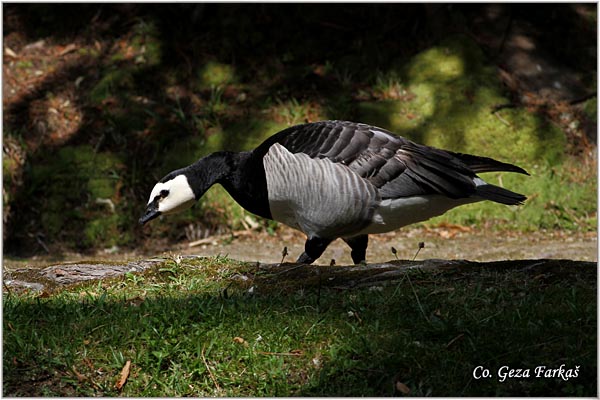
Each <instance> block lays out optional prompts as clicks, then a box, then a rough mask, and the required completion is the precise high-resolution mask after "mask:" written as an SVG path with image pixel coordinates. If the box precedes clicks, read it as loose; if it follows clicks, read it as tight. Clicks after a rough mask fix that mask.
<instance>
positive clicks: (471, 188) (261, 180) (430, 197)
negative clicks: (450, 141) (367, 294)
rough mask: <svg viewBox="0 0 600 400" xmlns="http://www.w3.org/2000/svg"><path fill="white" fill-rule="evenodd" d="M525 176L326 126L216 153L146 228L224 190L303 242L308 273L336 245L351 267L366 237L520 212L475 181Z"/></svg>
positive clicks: (387, 135)
mask: <svg viewBox="0 0 600 400" xmlns="http://www.w3.org/2000/svg"><path fill="white" fill-rule="evenodd" d="M491 171H508V172H517V173H523V174H527V172H526V171H525V170H523V169H522V168H520V167H517V166H515V165H512V164H508V163H503V162H500V161H496V160H494V159H491V158H487V157H479V156H473V155H468V154H461V153H454V152H450V151H445V150H440V149H436V148H433V147H429V146H424V145H420V144H417V143H414V142H411V141H409V140H407V139H405V138H402V137H400V136H397V135H394V134H393V133H391V132H389V131H386V130H385V129H381V128H377V127H373V126H370V125H366V124H360V123H353V122H346V121H322V122H315V123H308V124H303V125H297V126H293V127H290V128H288V129H285V130H283V131H281V132H279V133H276V134H275V135H273V136H271V137H270V138H268V139H267V140H265V141H264V142H263V143H262V144H261V145H259V146H258V147H257V148H256V149H254V150H252V151H249V152H241V153H232V152H217V153H213V154H211V155H209V156H207V157H204V158H202V159H200V160H198V161H197V162H196V163H194V164H192V165H190V166H187V167H185V168H182V169H179V170H176V171H173V172H171V173H169V174H167V175H166V176H165V177H164V178H163V179H161V180H160V181H159V182H158V183H157V184H156V185H155V187H154V189H153V190H152V193H151V195H150V199H149V201H148V205H147V208H146V213H145V214H144V216H142V218H141V219H140V223H142V224H144V223H146V222H148V221H150V220H151V219H153V218H155V217H157V216H159V215H161V214H170V213H173V212H177V211H179V210H182V209H185V208H188V207H190V206H191V205H193V204H194V202H195V201H197V200H198V199H200V197H202V195H203V194H204V193H205V192H206V190H208V189H209V188H210V187H211V186H212V185H213V184H215V183H220V184H221V185H223V187H224V188H225V189H226V190H227V191H228V192H229V193H230V194H231V196H232V197H233V198H234V199H235V200H236V201H237V202H238V203H239V204H240V205H241V206H242V207H244V208H245V209H246V210H248V211H250V212H252V213H254V214H256V215H259V216H261V217H263V218H268V219H273V220H276V221H278V222H281V223H284V224H286V225H288V226H290V227H292V228H295V229H298V230H300V231H302V232H304V233H305V234H306V236H307V241H306V244H305V251H304V253H303V254H302V255H301V256H300V257H299V258H298V262H302V263H312V262H313V261H315V260H316V259H317V258H319V257H320V256H321V254H322V253H323V251H324V250H325V248H326V247H327V246H328V245H329V243H330V242H331V241H332V240H334V239H336V238H342V239H343V240H345V241H346V243H348V244H349V245H350V247H351V249H352V253H351V255H352V259H353V261H354V262H355V263H359V262H363V261H364V260H365V254H366V248H367V244H368V235H369V234H372V233H383V232H389V231H392V230H396V229H398V228H401V227H403V226H406V225H409V224H412V223H415V222H420V221H425V220H427V219H429V218H432V217H434V216H438V215H441V214H443V213H445V212H446V211H448V210H450V209H452V208H454V207H457V206H460V205H463V204H468V203H473V202H477V201H482V200H491V201H494V202H497V203H501V204H507V205H516V204H522V203H523V201H525V199H526V197H525V196H523V195H521V194H517V193H514V192H511V191H509V190H506V189H504V188H501V187H498V186H495V185H491V184H488V183H486V182H485V181H484V180H483V179H481V178H480V177H478V176H477V175H476V174H477V173H479V172H491Z"/></svg>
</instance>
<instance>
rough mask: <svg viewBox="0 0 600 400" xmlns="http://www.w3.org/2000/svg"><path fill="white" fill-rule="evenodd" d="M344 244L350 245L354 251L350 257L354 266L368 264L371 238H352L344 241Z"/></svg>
mask: <svg viewBox="0 0 600 400" xmlns="http://www.w3.org/2000/svg"><path fill="white" fill-rule="evenodd" d="M344 242H346V243H348V246H350V248H351V249H352V252H350V255H351V256H352V261H354V264H360V263H364V262H366V259H367V246H368V245H369V236H368V235H360V236H354V237H351V238H346V239H344Z"/></svg>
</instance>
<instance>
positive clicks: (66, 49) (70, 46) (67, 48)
mask: <svg viewBox="0 0 600 400" xmlns="http://www.w3.org/2000/svg"><path fill="white" fill-rule="evenodd" d="M75 50H77V46H76V45H75V44H73V43H71V44H68V45H67V46H65V47H64V48H63V49H62V50H61V51H60V52H59V53H58V55H59V56H64V55H65V54H67V53H70V52H72V51H75Z"/></svg>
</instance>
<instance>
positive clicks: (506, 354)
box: [3, 259, 597, 396]
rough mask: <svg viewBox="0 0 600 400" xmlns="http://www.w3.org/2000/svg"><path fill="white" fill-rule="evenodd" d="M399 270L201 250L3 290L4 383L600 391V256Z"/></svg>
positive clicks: (81, 388) (260, 390) (96, 389)
mask: <svg viewBox="0 0 600 400" xmlns="http://www.w3.org/2000/svg"><path fill="white" fill-rule="evenodd" d="M186 263H187V264H186ZM459 263H460V262H459ZM405 264H410V263H407V262H404V264H402V263H400V264H399V265H400V266H401V265H405ZM403 268H404V267H400V268H398V267H394V265H392V264H390V266H388V267H385V266H380V267H377V268H365V267H315V268H312V267H304V268H296V267H294V266H293V265H284V266H281V267H264V266H263V267H257V266H255V265H252V264H236V265H228V266H227V269H226V270H224V269H223V264H220V263H219V261H218V260H216V259H206V260H204V261H201V262H199V263H197V264H194V263H192V262H186V261H182V263H181V265H177V264H175V263H174V262H171V263H168V262H167V263H166V264H164V265H162V266H160V267H157V268H156V269H155V270H153V271H149V272H148V273H145V274H143V275H130V276H127V277H125V278H123V279H118V280H112V281H107V282H104V283H97V284H88V285H85V286H82V287H80V288H79V289H75V290H69V291H63V292H59V293H55V294H52V295H49V296H46V295H42V296H35V295H34V296H31V295H20V296H17V295H9V296H5V301H4V310H3V311H4V355H3V357H4V395H18V396H23V395H26V396H40V395H62V396H64V395H87V396H91V395H112V396H114V395H118V394H122V395H126V396H209V395H226V396H291V395H304V396H315V395H320V396H331V395H335V396H381V395H384V396H385V395H399V394H401V393H402V391H403V390H404V391H405V390H406V388H408V389H409V390H410V394H412V395H417V396H463V395H465V396H529V395H532V396H549V395H562V396H568V395H577V396H595V395H596V387H597V382H596V368H597V366H596V340H595V337H596V335H595V329H596V299H595V293H596V269H595V265H594V264H593V263H582V262H574V261H565V260H522V261H507V262H496V263H482V264H477V263H468V262H463V263H462V264H460V265H459V266H458V267H457V266H453V267H449V268H440V269H420V270H408V269H404V270H403ZM390 273H392V274H390ZM386 277H387V278H386ZM215 278H216V280H215ZM360 282H363V283H364V282H369V285H368V286H365V287H363V288H358V287H359V286H360V285H359V283H360ZM357 284H358V285H357ZM349 287H354V289H349ZM127 360H130V361H131V362H132V369H131V372H130V376H129V379H128V382H127V384H126V385H125V387H124V389H123V391H122V393H119V392H118V391H117V390H116V389H114V386H113V385H114V382H115V381H116V379H117V377H118V375H119V373H120V371H121V368H122V367H123V365H124V363H125V361H127ZM561 365H562V368H563V369H565V370H569V369H570V370H572V372H571V373H570V378H569V379H568V380H563V379H562V378H561V377H559V376H558V375H555V376H554V377H553V378H550V377H540V378H536V377H535V376H534V375H535V368H536V367H539V366H545V367H546V368H548V369H558V368H561ZM477 366H482V367H483V368H486V369H488V370H489V371H490V372H491V373H492V374H493V375H492V376H491V377H490V378H488V379H475V378H473V370H474V369H475V368H476V367H477ZM504 366H508V368H513V369H523V370H525V369H528V370H529V371H530V372H529V374H530V376H529V377H523V378H516V377H510V378H507V379H506V380H505V381H504V382H499V379H501V376H498V375H496V374H497V373H498V372H500V373H501V372H502V371H504V370H503V369H501V368H502V367H504ZM575 368H577V376H576V377H575V376H573V375H572V374H573V371H574V369H575ZM49 371H50V372H49ZM506 372H507V371H506ZM555 374H556V373H555ZM563 374H564V372H563ZM404 385H405V386H404Z"/></svg>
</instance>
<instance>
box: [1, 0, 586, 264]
mask: <svg viewBox="0 0 600 400" xmlns="http://www.w3.org/2000/svg"><path fill="white" fill-rule="evenodd" d="M3 34H4V44H5V51H4V59H3V60H4V62H3V68H4V81H5V82H4V88H3V90H4V93H3V100H4V101H3V107H4V131H3V138H4V140H3V155H4V158H3V160H4V162H3V172H4V181H3V183H4V185H3V205H4V215H3V218H4V251H5V252H7V253H9V254H15V255H31V254H36V253H45V252H56V251H61V250H77V251H86V250H93V249H98V248H111V247H112V248H116V247H115V246H119V247H131V246H140V245H142V244H147V243H153V245H155V246H158V244H159V243H160V241H159V240H162V239H160V238H167V239H165V240H168V241H176V240H181V239H183V238H188V239H193V238H197V237H198V236H203V235H206V234H209V233H213V232H216V231H219V230H223V229H228V228H230V227H231V226H232V225H234V224H235V223H236V222H235V221H236V215H237V214H236V211H235V210H234V211H231V210H230V209H229V208H227V207H228V206H224V205H223V203H222V202H220V201H218V199H220V198H219V197H218V196H217V197H216V200H214V201H213V202H212V203H210V201H208V200H207V201H208V203H202V204H201V205H200V206H199V207H197V208H196V211H193V214H186V215H185V216H183V217H182V218H181V219H174V220H172V221H173V222H172V223H171V224H169V225H166V224H156V225H155V226H154V227H153V229H151V230H149V229H142V228H141V227H139V226H138V225H137V219H138V217H139V215H140V214H141V212H142V211H143V208H144V204H145V203H146V200H147V196H148V193H149V191H150V189H151V188H152V186H153V184H154V183H155V181H156V180H157V179H159V178H161V177H162V176H163V175H164V174H165V173H166V172H168V171H169V170H171V169H173V168H178V167H181V166H182V165H185V164H187V163H189V162H191V161H193V160H194V159H196V158H198V157H199V156H200V155H202V154H205V153H206V152H208V151H209V150H215V149H219V148H228V149H247V148H251V147H253V146H254V145H256V144H257V143H259V142H260V140H259V139H262V137H265V136H268V135H269V134H271V133H274V132H276V131H277V130H278V129H279V128H282V127H284V126H287V125H289V124H292V123H300V122H304V121H312V120H318V119H324V118H331V119H350V120H356V119H359V118H361V119H366V120H367V121H364V122H371V123H375V122H379V123H380V124H381V125H383V126H384V127H387V128H393V127H394V126H393V123H391V122H389V121H390V120H389V116H387V115H385V110H387V108H385V107H387V105H389V104H390V103H386V101H389V100H392V101H395V102H410V101H411V100H412V99H413V98H414V97H415V96H414V94H411V93H410V91H403V90H402V89H401V88H400V89H399V88H398V87H397V86H398V85H399V84H400V85H401V84H402V83H403V76H402V68H401V67H399V66H402V65H405V64H406V63H408V62H409V61H410V60H411V58H412V57H413V56H415V55H416V54H418V53H419V52H421V51H423V50H425V49H428V48H431V47H433V46H438V45H440V43H446V42H445V41H446V40H447V39H448V38H453V40H454V41H455V42H456V41H458V42H461V41H464V42H465V43H471V44H469V45H468V46H471V47H472V48H474V49H475V50H474V51H476V52H480V53H481V54H482V57H483V59H484V60H485V65H486V68H488V67H490V66H491V69H489V68H488V69H486V71H491V72H490V74H491V75H489V76H493V79H494V80H497V81H498V82H501V83H500V84H501V85H502V87H501V89H500V90H501V92H502V93H503V96H504V98H505V99H506V101H504V104H498V109H502V108H505V109H507V110H513V109H517V110H523V111H524V112H526V113H529V114H532V115H534V116H535V118H537V119H536V121H541V122H540V124H541V128H538V132H547V131H551V129H550V128H549V127H554V128H556V127H558V129H559V130H558V131H556V130H555V131H552V132H559V134H558V136H560V138H559V139H560V140H559V141H556V140H555V138H547V137H545V136H543V135H542V136H540V137H539V140H540V143H542V147H543V143H544V141H545V140H547V143H551V145H552V146H556V147H557V149H555V150H554V151H555V152H558V153H560V154H561V155H562V154H563V153H564V154H566V153H568V154H569V156H570V157H575V159H577V157H579V158H578V159H577V160H579V161H578V162H576V163H574V164H578V165H581V166H582V167H581V168H583V169H586V171H587V172H585V171H584V173H583V176H584V178H580V179H587V178H586V177H587V176H588V175H589V169H590V168H593V165H594V164H593V163H594V162H595V140H596V130H595V125H596V119H595V114H596V103H595V86H596V37H597V35H596V5H595V4H529V5H515V4H501V5H495V4H485V5H476V4H461V5H447V4H369V5H367V4H173V5H164V4H153V5H146V4H102V5H99V4H69V5H64V4H4V32H3ZM519 40H521V41H522V42H523V43H524V44H523V45H522V46H521V47H520V49H521V50H523V49H524V51H525V52H524V53H523V54H521V53H519V54H517V53H515V52H514V51H515V50H514V47H511V46H512V45H514V44H515V43H516V44H517V45H518V44H519V43H521V42H519ZM528 43H529V44H530V43H534V45H533V47H532V46H531V45H529V44H528ZM468 46H467V48H469V49H470V48H471V47H468ZM7 49H8V50H7ZM469 51H471V50H469ZM511 52H513V53H511ZM515 54H516V56H515V57H512V56H513V55H515ZM519 63H521V64H519ZM539 65H542V66H543V67H544V68H543V70H544V72H545V73H546V74H545V75H544V74H538V73H536V67H538V66H539ZM467 67H468V66H467ZM538 69H541V68H538ZM396 71H399V72H397V74H396ZM548 71H549V72H548ZM471 72H473V73H475V72H476V71H471ZM467 73H469V70H468V68H467ZM390 77H391V78H390ZM395 77H396V78H397V79H396V78H395ZM556 77H561V79H562V78H564V79H566V80H567V83H568V85H562V86H561V87H557V85H556V84H554V83H555V78H556ZM386 79H387V80H386ZM472 90H475V89H472ZM464 95H465V97H466V98H470V97H473V95H472V94H471V93H470V92H469V91H468V90H466V91H465V93H464ZM365 101H366V102H371V104H373V107H372V109H373V110H376V111H377V112H376V113H375V112H372V113H370V114H367V113H365V112H363V111H364V110H363V108H361V107H363V106H362V105H361V104H362V103H364V102H365ZM475 103H476V101H475ZM461 104H462V103H461ZM465 104H467V106H465V107H466V108H472V107H474V105H469V104H468V103H465ZM361 110H363V111H361ZM491 111H493V110H490V112H491ZM465 112H466V111H465V110H464V109H458V108H456V109H455V108H451V109H450V110H449V111H448V114H450V115H452V116H454V115H456V114H460V113H465ZM375 114H377V115H378V117H373V115H375ZM365 115H370V116H371V117H369V118H366V117H364V116H365ZM467 115H468V114H467ZM565 115H566V116H567V117H565ZM386 118H387V119H386ZM500 118H501V117H499V119H500ZM386 121H387V122H386ZM573 121H575V122H576V124H575V125H573V124H574V123H575V122H573ZM505 122H506V121H505ZM498 123H500V122H498ZM508 123H510V121H509V122H508ZM513 125H514V124H513ZM554 128H553V129H554ZM407 135H409V136H410V137H412V138H413V139H424V138H423V137H420V136H419V131H415V133H414V134H413V135H412V136H411V135H410V132H409V133H407ZM421 136H422V135H421ZM463 140H464V139H463ZM453 141H454V142H457V140H454V139H453ZM458 142H460V140H458ZM556 143H559V145H556ZM458 145H460V143H459V144H458ZM493 154H494V153H489V155H493ZM590 160H591V161H590ZM534 161H535V160H534ZM534 161H531V164H530V165H525V166H526V167H528V166H529V167H531V165H533V163H534ZM580 172H581V171H579V172H576V173H574V174H577V173H580ZM549 173H550V172H549ZM551 173H552V174H554V172H551ZM580 175H581V174H580ZM592 175H594V173H592ZM590 196H591V198H592V199H593V198H594V195H593V194H592V195H590ZM590 196H588V197H590ZM586 204H587V203H586ZM590 204H591V203H590ZM540 207H546V210H547V212H548V213H549V214H552V215H555V216H556V218H555V220H553V221H555V222H543V223H542V222H540V223H539V224H537V223H536V224H537V225H535V226H532V227H531V229H536V228H539V227H540V225H544V226H542V227H544V228H560V229H564V228H569V227H570V226H573V225H582V223H581V218H583V217H582V215H585V218H587V220H586V221H588V222H589V218H595V213H594V212H591V211H590V210H589V208H590V207H588V209H577V208H576V207H575V208H573V209H567V207H566V206H565V207H563V208H561V205H560V204H552V203H551V202H550V201H547V202H546V203H544V204H542V205H541V206H540ZM586 207H587V206H586ZM593 207H594V206H593V205H592V206H591V208H593ZM590 212H591V217H590ZM190 216H193V217H194V219H193V220H194V221H195V222H193V224H192V225H191V223H190ZM237 217H239V215H237ZM544 221H546V220H544ZM586 223H587V222H586ZM587 224H588V225H589V226H591V225H594V224H593V223H592V224H591V225H590V224H589V223H587ZM583 225H585V224H583ZM588 225H586V226H588ZM594 226H595V225H594Z"/></svg>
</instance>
